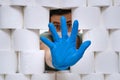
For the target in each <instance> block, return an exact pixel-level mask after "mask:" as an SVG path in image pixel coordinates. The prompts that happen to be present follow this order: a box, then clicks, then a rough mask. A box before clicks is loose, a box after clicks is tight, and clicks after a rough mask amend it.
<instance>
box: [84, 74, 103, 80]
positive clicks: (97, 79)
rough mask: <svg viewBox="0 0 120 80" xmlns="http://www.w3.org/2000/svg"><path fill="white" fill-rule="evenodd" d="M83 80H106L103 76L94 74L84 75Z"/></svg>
mask: <svg viewBox="0 0 120 80" xmlns="http://www.w3.org/2000/svg"><path fill="white" fill-rule="evenodd" d="M82 80H104V75H103V74H98V73H93V74H83V75H82Z"/></svg>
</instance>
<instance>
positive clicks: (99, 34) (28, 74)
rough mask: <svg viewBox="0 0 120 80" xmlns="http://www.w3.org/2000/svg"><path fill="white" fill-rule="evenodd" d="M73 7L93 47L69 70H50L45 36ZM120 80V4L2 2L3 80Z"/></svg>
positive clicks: (113, 0) (111, 0) (116, 0)
mask: <svg viewBox="0 0 120 80" xmlns="http://www.w3.org/2000/svg"><path fill="white" fill-rule="evenodd" d="M59 8H60V9H71V13H72V22H73V21H74V20H76V19H77V20H78V21H79V29H80V30H81V31H82V33H83V35H82V38H83V41H86V40H91V42H92V44H91V46H90V47H89V48H88V49H87V51H86V52H85V54H84V56H83V58H82V59H80V61H78V62H77V63H76V64H75V65H74V66H71V67H70V70H67V71H53V72H49V73H48V72H45V60H44V57H45V51H44V50H40V45H39V44H40V38H39V36H40V32H42V30H48V23H49V17H50V16H49V14H50V10H52V9H59ZM73 79H75V80H120V0H71V1H70V0H0V80H73Z"/></svg>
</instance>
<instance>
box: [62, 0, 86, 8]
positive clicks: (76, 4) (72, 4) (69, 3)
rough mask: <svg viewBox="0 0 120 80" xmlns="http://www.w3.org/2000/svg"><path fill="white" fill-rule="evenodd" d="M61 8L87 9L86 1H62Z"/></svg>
mask: <svg viewBox="0 0 120 80" xmlns="http://www.w3.org/2000/svg"><path fill="white" fill-rule="evenodd" d="M60 7H61V8H73V7H86V0H71V1H70V0H61V4H60Z"/></svg>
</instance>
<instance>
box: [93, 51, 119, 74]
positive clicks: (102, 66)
mask: <svg viewBox="0 0 120 80" xmlns="http://www.w3.org/2000/svg"><path fill="white" fill-rule="evenodd" d="M95 72H97V73H104V74H113V73H118V54H117V53H115V52H114V51H104V52H97V53H96V54H95Z"/></svg>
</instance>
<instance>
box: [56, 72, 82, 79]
mask: <svg viewBox="0 0 120 80" xmlns="http://www.w3.org/2000/svg"><path fill="white" fill-rule="evenodd" d="M56 77H57V79H56V80H81V77H80V75H79V74H75V73H57V76H56Z"/></svg>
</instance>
